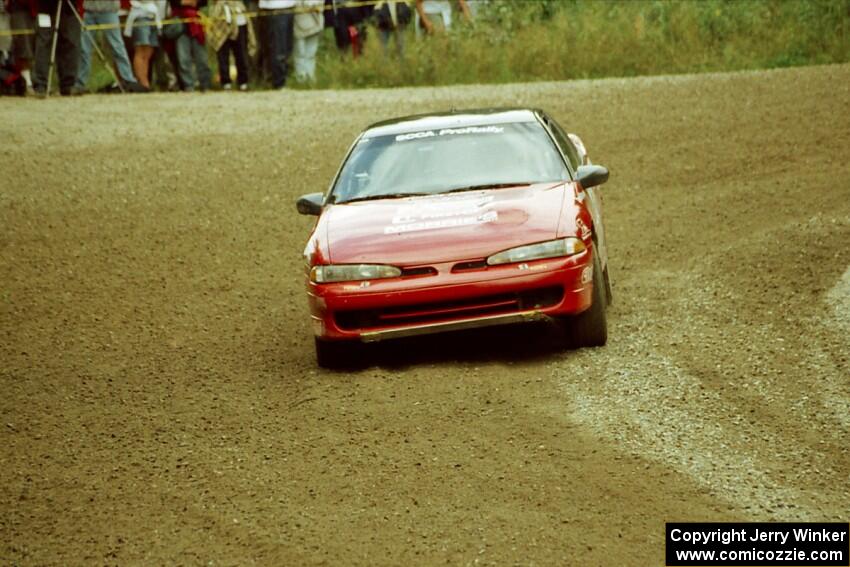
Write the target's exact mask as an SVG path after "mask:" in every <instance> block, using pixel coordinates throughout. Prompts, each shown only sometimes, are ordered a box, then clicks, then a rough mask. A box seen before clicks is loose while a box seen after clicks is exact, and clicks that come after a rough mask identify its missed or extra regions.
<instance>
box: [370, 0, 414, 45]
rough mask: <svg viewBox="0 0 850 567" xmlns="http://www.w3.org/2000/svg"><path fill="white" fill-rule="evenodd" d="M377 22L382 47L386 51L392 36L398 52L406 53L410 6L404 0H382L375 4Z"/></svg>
mask: <svg viewBox="0 0 850 567" xmlns="http://www.w3.org/2000/svg"><path fill="white" fill-rule="evenodd" d="M375 23H376V25H377V27H378V37H379V38H380V40H381V47H382V48H383V49H384V53H386V51H387V49H389V45H390V38H392V37H394V38H395V47H396V54H397V55H398V56H399V57H402V56H403V55H404V30H405V29H406V28H407V24H409V23H410V6H409V5H408V3H407V2H406V1H404V0H398V1H396V0H381V1H380V2H378V3H377V4H375Z"/></svg>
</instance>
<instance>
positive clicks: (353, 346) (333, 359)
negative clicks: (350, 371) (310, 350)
mask: <svg viewBox="0 0 850 567" xmlns="http://www.w3.org/2000/svg"><path fill="white" fill-rule="evenodd" d="M315 340H316V363H318V365H319V366H320V367H322V368H329V369H342V368H352V367H354V366H357V363H358V362H359V361H360V360H361V359H360V357H359V356H358V354H362V353H358V347H359V346H360V343H358V342H356V341H326V340H323V339H320V338H318V337H316V338H315Z"/></svg>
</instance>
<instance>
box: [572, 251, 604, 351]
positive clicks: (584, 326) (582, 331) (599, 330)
mask: <svg viewBox="0 0 850 567" xmlns="http://www.w3.org/2000/svg"><path fill="white" fill-rule="evenodd" d="M607 295H608V294H607V293H606V282H605V276H604V274H603V272H602V267H601V265H600V261H599V256H598V255H597V254H596V250H595V249H594V251H593V295H592V303H591V304H590V307H589V308H588V309H587V310H585V311H583V312H582V313H579V314H578V315H576V316H574V317H570V318H568V319H566V320H565V321H564V323H565V325H566V329H565V330H566V332H567V336H568V343H569V346H571V347H573V348H582V347H596V346H604V345H605V343H606V342H608V320H607V318H606V315H605V311H606V309H607V307H608V305H607V301H606V299H607V297H606V296H607Z"/></svg>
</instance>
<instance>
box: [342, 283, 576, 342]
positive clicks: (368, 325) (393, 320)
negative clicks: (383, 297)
mask: <svg viewBox="0 0 850 567" xmlns="http://www.w3.org/2000/svg"><path fill="white" fill-rule="evenodd" d="M563 297H564V290H563V288H561V287H559V286H552V287H546V288H541V289H537V290H530V291H524V292H521V293H504V294H499V295H490V296H481V297H474V298H471V299H463V300H458V301H441V302H436V303H419V304H415V305H404V306H394V307H386V308H380V309H361V310H355V311H340V312H338V313H336V324H337V325H339V327H340V328H341V329H344V330H347V331H353V330H358V329H373V328H377V327H394V326H406V325H415V324H420V323H421V324H424V323H435V322H439V321H448V320H453V319H467V318H469V319H471V318H475V317H482V316H485V315H497V314H502V313H514V312H518V311H527V310H529V309H540V308H543V307H551V306H552V305H557V304H558V303H560V302H561V301H562V300H563Z"/></svg>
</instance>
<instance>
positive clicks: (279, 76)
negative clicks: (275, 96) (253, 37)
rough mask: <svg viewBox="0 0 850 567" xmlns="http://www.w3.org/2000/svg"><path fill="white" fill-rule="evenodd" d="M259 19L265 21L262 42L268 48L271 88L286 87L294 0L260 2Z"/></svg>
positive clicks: (263, 0)
mask: <svg viewBox="0 0 850 567" xmlns="http://www.w3.org/2000/svg"><path fill="white" fill-rule="evenodd" d="M259 8H260V17H261V18H263V19H264V20H265V23H264V26H263V27H264V28H265V32H266V33H265V36H266V37H264V38H263V41H264V42H265V43H266V46H267V48H268V61H267V65H268V69H269V73H270V75H271V82H272V88H274V89H282V88H283V87H285V86H286V76H287V74H288V73H289V57H290V56H291V55H292V39H293V36H292V34H293V24H294V18H293V15H294V14H293V11H294V8H295V0H260V4H259Z"/></svg>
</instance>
